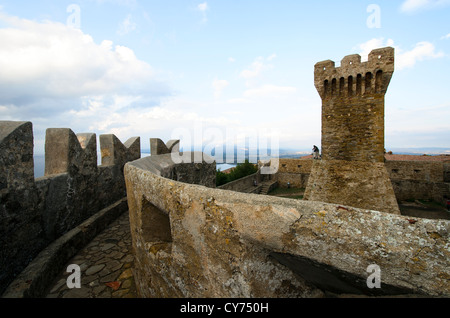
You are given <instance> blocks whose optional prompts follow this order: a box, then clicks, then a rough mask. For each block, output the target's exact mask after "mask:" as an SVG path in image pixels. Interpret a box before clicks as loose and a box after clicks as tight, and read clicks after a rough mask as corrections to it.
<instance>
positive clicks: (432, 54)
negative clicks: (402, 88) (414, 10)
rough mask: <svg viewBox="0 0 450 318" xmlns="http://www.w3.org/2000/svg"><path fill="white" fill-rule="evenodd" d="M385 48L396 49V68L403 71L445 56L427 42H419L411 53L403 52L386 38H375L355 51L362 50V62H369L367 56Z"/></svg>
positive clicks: (360, 45)
mask: <svg viewBox="0 0 450 318" xmlns="http://www.w3.org/2000/svg"><path fill="white" fill-rule="evenodd" d="M385 46H392V47H394V48H395V68H396V69H397V70H402V69H405V68H410V67H413V66H414V65H416V63H417V62H420V61H423V60H429V59H436V58H441V57H443V56H444V53H443V52H437V51H436V47H435V46H434V45H433V44H432V43H430V42H427V41H422V42H418V43H417V44H416V45H415V46H414V48H412V49H411V50H409V51H405V50H403V49H402V48H401V47H399V46H396V45H395V44H394V41H393V40H392V39H388V40H386V41H385V40H384V38H374V39H371V40H369V41H367V42H365V43H362V44H359V45H358V46H357V47H356V48H355V49H359V50H360V55H361V58H362V60H363V61H364V60H367V56H368V54H369V53H370V51H372V50H373V49H376V48H381V47H385Z"/></svg>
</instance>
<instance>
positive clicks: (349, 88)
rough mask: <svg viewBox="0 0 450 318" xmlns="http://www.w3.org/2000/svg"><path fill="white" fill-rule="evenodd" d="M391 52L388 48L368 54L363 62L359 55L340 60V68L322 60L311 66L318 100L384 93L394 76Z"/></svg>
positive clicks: (393, 58)
mask: <svg viewBox="0 0 450 318" xmlns="http://www.w3.org/2000/svg"><path fill="white" fill-rule="evenodd" d="M394 60H395V50H394V48H392V47H386V48H381V49H376V50H373V51H372V52H370V54H369V59H368V61H367V62H361V56H360V55H359V54H352V55H348V56H346V57H344V58H343V59H342V61H341V66H340V67H336V64H335V62H333V61H331V60H326V61H322V62H319V63H317V64H316V65H315V67H314V84H315V86H316V89H317V91H318V92H319V95H320V97H321V98H322V99H323V100H324V99H330V98H337V97H341V98H342V97H349V98H352V97H358V96H362V95H369V94H372V95H373V94H382V95H384V94H386V91H387V88H388V86H389V83H390V81H391V78H392V74H393V73H394Z"/></svg>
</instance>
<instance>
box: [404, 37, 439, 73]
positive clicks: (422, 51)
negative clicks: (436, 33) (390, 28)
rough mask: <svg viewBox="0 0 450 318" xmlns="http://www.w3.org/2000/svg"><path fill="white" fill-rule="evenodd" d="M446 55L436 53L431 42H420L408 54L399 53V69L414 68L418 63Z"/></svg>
mask: <svg viewBox="0 0 450 318" xmlns="http://www.w3.org/2000/svg"><path fill="white" fill-rule="evenodd" d="M443 56H444V53H442V52H436V48H435V47H434V45H433V44H432V43H430V42H419V43H417V44H416V46H415V47H414V48H413V49H412V50H410V51H406V52H402V51H400V52H399V53H398V58H399V60H398V62H397V65H398V69H400V70H401V69H404V68H408V67H413V66H414V65H415V64H416V63H417V62H419V61H423V60H427V59H435V58H440V57H443Z"/></svg>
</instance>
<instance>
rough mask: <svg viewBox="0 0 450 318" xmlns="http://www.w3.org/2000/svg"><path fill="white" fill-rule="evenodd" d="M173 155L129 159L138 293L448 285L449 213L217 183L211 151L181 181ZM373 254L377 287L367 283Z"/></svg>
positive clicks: (291, 292) (421, 289)
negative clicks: (376, 207)
mask: <svg viewBox="0 0 450 318" xmlns="http://www.w3.org/2000/svg"><path fill="white" fill-rule="evenodd" d="M197 155H198V154H197ZM197 155H196V154H188V155H187V157H188V158H193V157H195V156H197ZM175 156H177V155H175ZM200 158H201V157H200ZM282 162H283V161H282ZM301 162H307V161H303V160H298V161H296V162H295V163H301ZM290 163H292V161H291V162H290ZM177 165H178V164H177V163H175V162H174V160H173V157H172V155H169V154H163V155H159V156H151V157H147V158H143V159H140V160H137V161H134V162H130V163H128V164H126V165H125V179H126V185H127V194H128V205H129V209H130V224H131V233H132V239H133V248H134V254H135V268H134V277H135V280H136V284H137V289H138V293H139V294H140V296H141V297H163V298H165V297H170V298H173V297H175V298H178V297H181V298H183V297H192V298H204V297H206V298H209V297H214V298H215V297H218V298H221V297H227V298H242V297H245V298H247V297H255V298H261V297H262V298H265V297H269V298H273V297H322V296H327V295H330V293H331V294H358V295H402V294H419V295H431V296H448V295H450V289H449V288H450V284H448V281H449V277H450V272H449V266H448V265H449V259H450V249H449V246H448V239H449V231H450V222H449V221H447V220H429V219H417V218H416V219H414V220H412V219H411V218H409V217H404V216H400V215H396V214H392V213H385V212H377V211H373V210H365V209H358V208H353V207H349V206H344V205H337V204H330V203H323V202H316V201H302V200H291V199H284V198H276V197H270V196H264V195H257V194H248V193H240V192H236V191H230V190H223V189H216V188H214V187H211V185H210V184H209V185H208V180H210V178H209V177H206V178H205V176H207V175H209V173H208V172H207V171H210V173H212V172H213V167H214V164H212V167H210V165H211V162H210V158H208V157H206V156H204V157H203V161H202V162H201V163H200V162H197V163H194V162H191V163H189V162H185V163H183V165H184V166H185V167H184V168H183V169H185V170H189V171H190V174H189V175H190V176H191V179H190V180H185V182H180V181H179V180H178V177H177V173H175V171H176V169H177ZM286 165H287V163H286ZM286 167H287V166H286ZM297 168H298V165H297ZM203 169H206V172H205V171H203V172H202V170H203ZM204 182H207V183H206V184H205V183H204ZM373 264H376V265H378V266H379V267H380V269H381V273H382V283H381V289H371V288H369V287H368V285H367V281H366V280H367V277H368V275H369V274H368V272H367V268H368V266H369V265H373Z"/></svg>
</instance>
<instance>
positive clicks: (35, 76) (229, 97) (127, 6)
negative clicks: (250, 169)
mask: <svg viewBox="0 0 450 318" xmlns="http://www.w3.org/2000/svg"><path fill="white" fill-rule="evenodd" d="M449 17H450V0H404V1H392V0H390V1H376V0H371V1H361V0H358V1H356V0H347V1H345V0H343V1H336V0H333V1H299V0H282V1H274V0H258V1H256V0H242V1H232V0H220V1H219V0H200V1H194V0H169V1H143V0H142V1H140V0H79V1H76V0H71V1H61V0H58V1H56V0H52V1H51V0H48V1H22V0H15V1H0V43H1V45H0V120H20V121H32V122H33V124H34V134H35V152H37V153H41V152H43V149H44V146H43V144H44V140H45V130H46V129H47V128H71V129H72V130H73V131H74V132H75V133H84V132H93V133H96V134H97V135H100V134H109V133H113V134H115V135H116V136H117V137H119V138H120V139H121V140H122V141H123V142H125V141H126V140H127V139H128V138H131V137H134V136H140V137H141V138H142V139H141V143H142V147H143V148H148V147H149V138H161V139H163V140H164V141H167V140H169V139H172V138H175V137H180V138H181V139H182V143H183V142H184V145H187V144H189V143H192V144H197V143H202V141H203V144H205V143H207V144H210V143H217V144H219V143H220V142H221V141H224V142H228V138H229V137H230V136H232V137H236V136H247V137H248V136H252V135H254V134H255V133H256V134H257V135H258V136H260V138H261V136H267V139H268V140H269V139H270V138H271V137H269V136H272V137H273V136H277V138H278V140H279V146H280V147H281V148H294V149H299V150H304V149H306V150H309V149H310V148H312V145H313V144H318V145H320V140H321V119H320V116H321V100H320V98H319V95H318V93H317V92H316V89H315V87H314V64H315V63H317V62H319V61H322V60H327V59H331V60H334V61H336V62H337V64H339V62H340V60H341V59H342V58H343V57H344V56H346V55H349V54H354V53H359V54H361V56H362V58H363V60H364V59H367V54H368V53H369V52H370V50H371V49H374V48H378V47H384V46H393V47H395V49H396V71H395V73H394V77H393V79H392V81H391V85H390V87H389V90H388V93H387V96H386V148H387V149H388V150H389V148H398V147H450V123H449V120H448V119H449V118H450V100H449V97H448V94H447V91H448V83H449V80H448V74H450V59H449V58H450V23H449V21H448V18H449ZM213 137H215V140H213V139H214V138H213ZM271 140H272V139H270V141H271ZM270 141H269V143H270ZM186 143H187V144H186Z"/></svg>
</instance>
